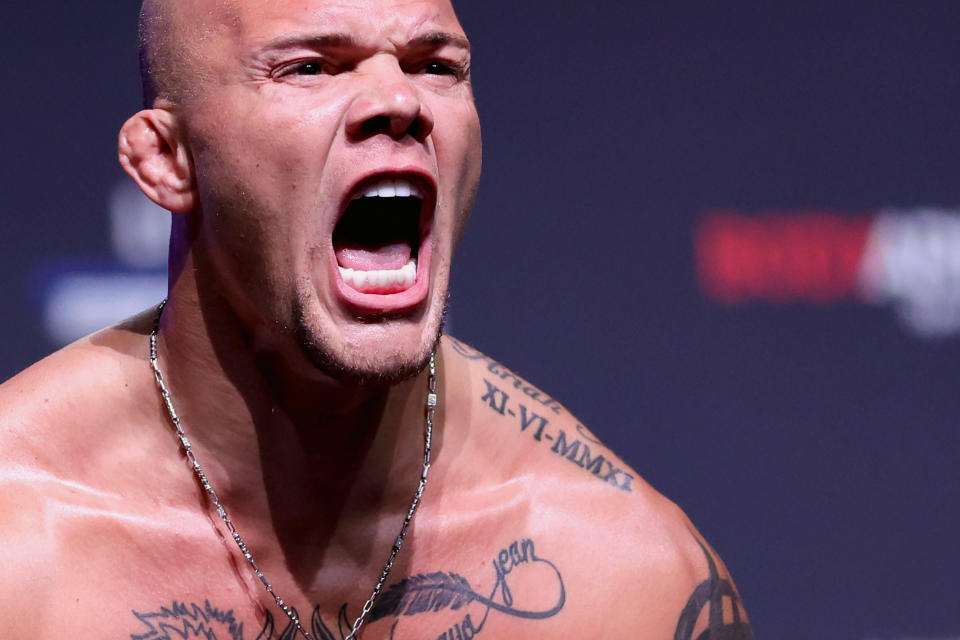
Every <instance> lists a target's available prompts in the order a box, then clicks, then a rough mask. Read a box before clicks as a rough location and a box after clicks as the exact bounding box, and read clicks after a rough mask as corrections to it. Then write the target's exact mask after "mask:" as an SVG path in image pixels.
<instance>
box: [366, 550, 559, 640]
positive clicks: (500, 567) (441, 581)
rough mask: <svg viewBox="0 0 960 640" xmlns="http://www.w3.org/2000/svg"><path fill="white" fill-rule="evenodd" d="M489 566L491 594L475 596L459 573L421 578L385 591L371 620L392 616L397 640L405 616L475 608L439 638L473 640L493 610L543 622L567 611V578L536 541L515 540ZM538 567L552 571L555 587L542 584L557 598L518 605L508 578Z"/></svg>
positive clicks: (374, 609) (408, 579) (420, 576)
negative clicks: (544, 603)
mask: <svg viewBox="0 0 960 640" xmlns="http://www.w3.org/2000/svg"><path fill="white" fill-rule="evenodd" d="M491 565H492V567H493V571H494V576H495V580H494V585H493V589H492V590H491V591H490V593H489V595H484V594H482V593H479V592H477V591H476V590H475V589H474V588H473V587H471V586H470V583H469V582H468V581H467V580H466V579H465V578H464V577H462V576H460V575H458V574H456V573H444V572H435V573H431V574H428V575H417V576H413V577H410V578H406V579H404V580H402V581H400V582H398V583H397V584H394V585H392V586H391V587H390V588H389V589H387V590H386V591H385V592H384V593H383V595H382V596H381V597H380V600H378V601H377V603H376V604H375V605H374V607H373V610H372V611H371V612H370V621H371V622H374V621H375V620H380V619H382V618H386V617H390V616H392V617H394V618H395V619H396V620H395V622H394V625H393V627H392V629H391V632H390V637H391V638H393V634H394V632H395V630H396V628H397V625H398V622H399V621H400V619H402V618H404V617H410V616H417V615H421V614H426V613H437V612H440V611H447V610H449V611H459V610H461V609H464V608H466V607H468V606H469V605H475V608H474V610H473V611H469V612H467V613H465V614H464V616H463V618H462V620H461V621H460V622H457V623H456V624H454V625H453V626H452V627H450V628H449V629H444V630H443V631H442V632H441V633H440V634H439V635H437V636H436V638H437V640H472V639H473V638H475V637H476V636H477V635H478V634H479V633H480V632H481V631H483V628H484V626H485V625H486V623H487V618H488V617H489V615H490V613H491V612H496V613H500V614H503V615H507V616H512V617H514V618H524V619H527V620H543V619H546V618H552V617H553V616H555V615H557V614H558V613H559V612H560V611H561V610H562V609H563V606H564V604H565V603H566V600H567V595H566V589H565V588H564V585H563V576H562V575H561V574H560V570H559V569H558V568H557V567H556V565H554V564H553V563H552V562H550V561H549V560H546V559H544V558H541V557H540V556H538V555H537V551H536V547H535V546H534V543H533V540H530V539H524V540H517V541H514V542H512V543H511V544H510V545H509V546H507V547H504V548H503V549H501V550H500V552H499V553H497V554H496V556H494V558H493V560H492V562H491ZM537 565H540V566H543V567H547V568H549V570H550V576H551V584H546V585H542V586H543V587H544V588H545V590H546V589H551V590H553V591H555V592H556V598H555V601H554V604H553V605H552V606H550V607H547V608H544V609H528V608H525V607H522V606H520V605H519V604H518V603H517V601H518V600H519V599H522V598H518V596H517V595H516V594H514V591H513V589H512V588H511V586H510V579H509V576H510V575H511V574H512V573H514V572H515V571H523V570H524V569H525V568H531V567H535V566H537ZM541 584H542V583H541Z"/></svg>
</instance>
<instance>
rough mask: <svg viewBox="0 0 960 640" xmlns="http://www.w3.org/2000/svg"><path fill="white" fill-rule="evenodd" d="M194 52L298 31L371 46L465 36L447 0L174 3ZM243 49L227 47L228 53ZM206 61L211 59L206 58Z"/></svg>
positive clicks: (210, 53)
mask: <svg viewBox="0 0 960 640" xmlns="http://www.w3.org/2000/svg"><path fill="white" fill-rule="evenodd" d="M177 4H178V5H179V7H178V8H182V9H183V15H181V16H180V17H181V19H182V20H181V21H179V22H180V24H181V25H182V26H184V27H186V31H188V32H189V31H193V32H194V37H195V38H197V40H195V42H196V44H197V45H198V51H197V53H199V54H201V55H202V56H203V57H205V58H209V57H213V58H215V57H217V56H218V55H220V54H223V53H226V50H228V49H235V48H240V49H243V48H248V47H254V46H257V45H261V44H263V43H265V42H269V41H271V40H273V39H276V38H281V37H284V36H292V35H297V34H318V35H319V34H340V35H344V36H349V37H350V38H351V39H352V40H355V41H358V42H363V43H365V44H370V45H372V46H384V45H390V44H395V45H399V44H401V43H403V42H405V41H409V40H411V39H413V38H415V37H416V36H417V35H419V34H422V33H424V32H430V31H444V32H448V33H451V34H454V35H459V36H463V35H464V34H463V28H462V27H461V26H460V23H459V21H458V20H457V17H456V14H455V13H454V9H453V6H452V4H451V3H450V1H449V0H201V1H199V2H196V1H194V2H189V3H177ZM236 53H241V52H238V51H231V52H230V54H228V55H231V54H236ZM207 61H208V62H212V61H213V60H210V59H208V60H207Z"/></svg>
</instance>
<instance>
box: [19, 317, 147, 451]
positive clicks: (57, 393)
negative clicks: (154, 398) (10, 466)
mask: <svg viewBox="0 0 960 640" xmlns="http://www.w3.org/2000/svg"><path fill="white" fill-rule="evenodd" d="M149 326H150V325H149V320H148V318H147V316H146V315H140V316H135V317H133V318H131V319H130V320H127V321H125V322H124V323H121V324H118V325H115V326H113V327H110V328H107V329H104V330H102V331H100V332H97V333H95V334H92V335H90V336H87V337H86V338H83V339H81V340H78V341H77V342H75V343H73V344H71V345H68V346H66V347H64V348H62V349H60V350H59V351H56V352H54V353H53V354H51V355H49V356H47V357H46V358H44V359H43V360H40V361H39V362H37V363H35V364H34V365H32V366H30V367H28V368H27V369H25V370H24V371H22V372H21V373H19V374H18V375H16V376H14V377H13V378H11V379H9V380H7V381H6V382H4V383H3V384H2V385H0V438H2V439H3V444H4V445H6V446H5V447H4V451H5V455H4V457H3V458H2V459H3V460H9V459H10V455H9V454H10V453H11V452H26V451H27V450H30V449H42V448H45V447H49V446H50V445H55V443H57V442H61V441H63V440H67V439H69V438H70V436H71V434H70V432H69V431H68V429H67V427H68V426H69V425H75V424H76V423H78V422H82V423H91V422H93V420H95V419H98V418H103V417H105V416H106V415H114V416H115V415H116V413H117V410H118V409H119V408H120V407H119V406H118V405H117V404H116V402H117V401H118V400H122V399H124V398H126V397H129V396H130V386H131V384H136V382H137V381H139V382H140V383H142V382H143V381H148V380H149V372H148V371H147V370H146V369H144V368H143V362H144V359H145V356H146V348H147V347H146V337H145V336H146V335H147V332H148V331H149ZM35 445H42V446H40V447H38V446H35ZM35 454H37V455H38V456H39V451H35Z"/></svg>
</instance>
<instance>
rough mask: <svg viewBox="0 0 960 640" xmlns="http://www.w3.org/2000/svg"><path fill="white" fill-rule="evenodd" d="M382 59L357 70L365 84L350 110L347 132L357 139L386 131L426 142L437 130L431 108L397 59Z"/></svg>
mask: <svg viewBox="0 0 960 640" xmlns="http://www.w3.org/2000/svg"><path fill="white" fill-rule="evenodd" d="M378 58H379V59H371V60H368V61H367V62H366V68H362V69H357V72H358V73H359V74H360V75H361V76H364V77H363V78H362V79H363V82H364V84H363V89H362V90H361V91H360V92H359V93H358V94H357V96H356V98H355V99H354V101H353V103H352V104H351V105H350V109H349V111H348V112H347V122H346V126H347V135H349V136H350V137H351V138H352V139H354V140H364V139H366V138H370V137H373V136H376V135H380V134H384V135H389V136H390V137H391V138H394V139H395V140H400V139H402V138H404V137H405V136H410V137H412V138H414V139H415V140H417V141H418V142H423V141H425V140H426V139H427V136H429V135H430V132H431V131H433V114H432V113H431V112H430V108H429V107H428V106H427V105H426V104H425V103H424V102H423V101H422V100H421V99H420V94H419V93H418V92H417V89H416V87H415V86H414V84H413V82H412V80H411V79H410V78H409V77H408V76H407V74H406V73H404V71H403V69H401V68H400V65H399V63H398V62H397V60H396V59H395V58H392V57H390V56H383V57H380V56H378Z"/></svg>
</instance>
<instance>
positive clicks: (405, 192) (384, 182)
mask: <svg viewBox="0 0 960 640" xmlns="http://www.w3.org/2000/svg"><path fill="white" fill-rule="evenodd" d="M411 196H412V197H414V198H420V199H421V200H422V199H423V191H421V190H420V187H418V186H417V185H415V184H413V183H412V182H410V181H409V180H406V179H404V178H380V179H379V180H375V181H374V182H371V183H370V184H368V185H367V186H366V188H364V190H363V192H362V193H360V194H359V195H357V196H356V197H355V198H354V200H356V199H358V198H409V197H411Z"/></svg>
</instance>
